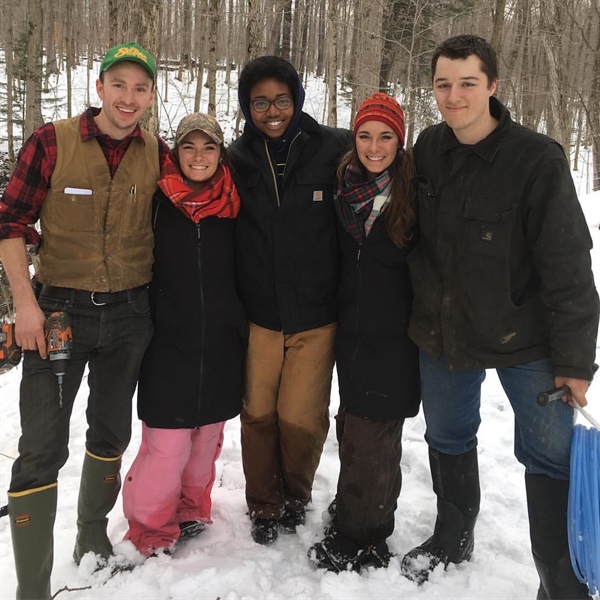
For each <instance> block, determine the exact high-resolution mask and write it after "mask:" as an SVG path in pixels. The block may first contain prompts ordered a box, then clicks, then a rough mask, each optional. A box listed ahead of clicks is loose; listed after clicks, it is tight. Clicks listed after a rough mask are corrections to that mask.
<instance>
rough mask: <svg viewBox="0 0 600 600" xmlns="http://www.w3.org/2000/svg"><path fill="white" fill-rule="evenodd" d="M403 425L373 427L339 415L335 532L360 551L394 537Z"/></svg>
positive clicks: (376, 424)
mask: <svg viewBox="0 0 600 600" xmlns="http://www.w3.org/2000/svg"><path fill="white" fill-rule="evenodd" d="M403 426H404V419H397V420H394V421H373V420H371V419H365V418H363V417H356V416H354V415H351V414H348V413H346V412H345V411H344V410H342V409H340V411H339V413H338V414H337V416H336V434H337V439H338V442H339V455H340V475H339V479H338V485H337V495H336V503H337V515H336V525H337V530H338V531H339V532H340V533H341V534H343V535H344V536H346V537H347V538H350V539H351V540H353V541H354V542H355V543H357V544H358V545H359V546H364V545H366V544H370V543H372V544H377V543H379V542H383V541H385V540H386V539H387V538H388V537H389V536H390V535H392V532H393V531H394V513H395V511H396V505H397V500H398V496H399V495H400V489H401V488H402V470H401V468H400V459H401V458H402V428H403Z"/></svg>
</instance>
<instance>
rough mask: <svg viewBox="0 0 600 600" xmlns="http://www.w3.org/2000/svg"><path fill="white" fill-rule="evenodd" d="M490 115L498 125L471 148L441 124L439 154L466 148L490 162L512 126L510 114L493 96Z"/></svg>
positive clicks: (446, 126) (445, 124)
mask: <svg viewBox="0 0 600 600" xmlns="http://www.w3.org/2000/svg"><path fill="white" fill-rule="evenodd" d="M490 113H491V114H492V116H493V117H495V118H496V119H498V125H497V126H496V129H494V131H492V132H491V133H490V134H489V135H488V136H487V137H485V138H484V139H482V140H481V141H480V142H478V143H477V144H474V145H473V146H468V145H466V144H461V143H460V142H459V141H458V140H457V139H456V136H455V135H454V131H452V129H451V128H450V127H448V125H447V123H445V122H444V123H442V128H443V129H442V133H441V136H440V146H439V151H440V154H444V153H445V152H449V151H450V150H454V149H455V148H461V147H467V148H470V149H471V150H472V151H473V152H475V154H477V155H479V156H480V157H481V158H483V160H486V161H488V162H492V161H493V160H494V158H495V157H496V154H497V153H498V150H500V147H501V146H502V144H503V142H504V140H505V139H506V136H507V135H508V132H509V131H510V130H511V128H512V126H513V121H512V119H511V117H510V112H509V111H508V109H507V108H506V106H504V104H502V102H500V100H498V98H496V97H495V96H491V97H490Z"/></svg>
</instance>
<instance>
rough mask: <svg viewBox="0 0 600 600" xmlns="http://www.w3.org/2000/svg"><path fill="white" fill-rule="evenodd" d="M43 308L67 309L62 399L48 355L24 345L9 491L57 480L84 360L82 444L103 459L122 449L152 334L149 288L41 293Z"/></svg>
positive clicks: (65, 452) (66, 447) (129, 426)
mask: <svg viewBox="0 0 600 600" xmlns="http://www.w3.org/2000/svg"><path fill="white" fill-rule="evenodd" d="M38 302H39V305H40V308H41V309H42V310H43V311H44V313H45V314H46V315H49V314H50V313H51V312H53V311H60V310H64V311H66V312H67V313H68V314H69V317H70V320H71V329H72V332H73V349H72V352H71V358H70V359H69V361H68V364H67V369H66V374H65V376H64V377H63V405H62V407H61V406H60V404H59V393H58V382H57V377H56V375H55V374H54V373H53V371H52V365H51V363H50V360H42V359H41V358H40V355H39V353H38V352H37V351H36V352H34V351H27V352H25V357H24V361H23V377H22V380H21V392H20V413H21V437H20V439H19V456H18V458H17V460H16V461H15V463H14V465H13V470H12V480H11V484H10V490H9V491H11V492H20V491H25V490H30V489H35V488H38V487H41V486H44V485H48V484H50V483H54V482H55V481H57V479H58V471H59V470H60V468H61V467H62V466H63V465H64V464H65V463H66V461H67V458H68V456H69V448H68V445H69V421H70V418H71V412H72V410H73V402H74V401H75V396H76V395H77V392H78V391H79V386H80V385H81V381H82V378H83V374H84V370H85V367H86V365H88V366H89V376H88V386H89V396H88V402H87V411H86V417H87V423H88V429H87V432H86V448H87V450H89V451H90V452H91V453H92V454H94V455H96V456H100V457H104V458H116V457H118V456H121V454H123V452H124V451H125V449H126V448H127V445H128V444H129V440H130V437H131V413H132V406H131V405H132V402H131V399H132V396H133V393H134V391H135V387H136V385H137V378H138V372H139V367H140V362H141V360H142V356H143V355H144V352H145V350H146V347H147V346H148V343H149V342H150V338H151V337H152V331H153V328H152V321H151V318H150V308H149V304H148V292H147V290H143V291H140V292H137V293H136V294H135V296H133V295H132V297H131V298H130V299H129V300H126V301H123V302H118V303H114V304H106V305H103V306H94V305H93V304H91V303H90V304H84V303H79V302H74V303H73V302H71V301H69V300H62V299H61V300H59V299H53V298H52V297H51V295H44V294H42V295H41V296H40V298H39V299H38Z"/></svg>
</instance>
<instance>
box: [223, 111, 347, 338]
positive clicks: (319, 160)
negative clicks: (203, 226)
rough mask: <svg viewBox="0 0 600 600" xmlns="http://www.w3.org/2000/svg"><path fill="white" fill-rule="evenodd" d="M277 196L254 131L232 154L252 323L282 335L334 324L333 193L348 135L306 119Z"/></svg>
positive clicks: (242, 286) (241, 274)
mask: <svg viewBox="0 0 600 600" xmlns="http://www.w3.org/2000/svg"><path fill="white" fill-rule="evenodd" d="M299 126H300V130H301V131H300V132H299V133H298V134H297V136H296V138H295V139H294V140H293V141H292V142H291V145H290V150H289V155H288V159H287V162H286V167H285V175H284V178H283V182H282V184H281V191H280V192H278V190H277V186H276V182H275V177H276V175H275V169H274V166H273V164H272V160H271V157H270V155H269V151H268V148H267V142H266V141H265V140H264V139H262V138H261V137H260V136H259V135H258V134H257V133H256V132H255V131H254V130H253V128H252V127H250V126H249V125H248V124H246V127H245V129H244V134H243V135H242V136H241V137H240V138H239V139H238V140H236V141H235V142H234V143H233V144H232V145H231V146H230V148H229V156H230V157H231V160H232V162H233V165H234V171H233V177H234V180H235V184H236V187H237V190H238V192H239V194H240V197H241V200H242V208H241V211H240V214H239V217H238V224H237V275H238V285H239V290H240V294H241V296H242V300H243V302H244V306H245V308H246V311H247V314H248V318H249V319H250V321H252V322H254V323H256V324H257V325H260V326H261V327H265V328H267V329H272V330H274V331H283V333H285V334H289V333H298V332H300V331H307V330H309V329H315V328H317V327H323V326H325V325H328V324H329V323H333V322H335V321H336V293H337V284H338V278H339V256H338V251H337V241H336V234H335V227H336V225H335V223H336V216H335V210H334V206H333V194H334V192H335V186H336V169H337V165H338V163H339V159H340V157H341V155H342V154H343V153H344V152H345V151H346V150H347V149H348V148H349V146H350V141H351V138H350V132H349V131H347V130H343V129H333V128H330V127H324V126H322V125H319V124H318V123H317V122H316V121H315V120H314V119H313V118H312V117H310V116H308V115H307V114H304V113H303V114H302V117H301V119H300V125H299Z"/></svg>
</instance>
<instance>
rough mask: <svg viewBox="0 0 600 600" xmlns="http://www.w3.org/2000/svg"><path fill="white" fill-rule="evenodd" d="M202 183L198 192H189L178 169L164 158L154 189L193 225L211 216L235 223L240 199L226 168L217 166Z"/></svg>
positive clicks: (188, 187)
mask: <svg viewBox="0 0 600 600" xmlns="http://www.w3.org/2000/svg"><path fill="white" fill-rule="evenodd" d="M204 183H205V185H204V188H203V189H202V190H200V191H198V190H192V189H191V188H190V186H189V185H188V184H187V183H186V182H185V181H184V179H183V176H182V174H181V169H180V168H179V166H178V165H177V164H176V163H175V162H173V159H172V158H171V157H170V156H167V158H166V159H165V162H164V164H163V167H162V172H161V175H160V179H159V181H158V186H159V187H160V189H161V190H162V191H163V192H164V193H165V196H166V197H167V198H168V199H169V200H170V201H171V202H172V203H173V205H174V206H175V208H177V210H179V212H180V213H182V214H183V215H185V216H186V217H188V218H190V219H191V220H192V221H194V223H198V222H199V221H200V219H204V218H205V217H212V216H217V217H220V218H223V219H235V218H236V217H237V215H238V213H239V212H240V197H239V196H238V193H237V190H236V189H235V185H234V184H233V179H232V178H231V172H230V171H229V169H228V167H227V166H226V165H224V164H223V163H221V164H220V165H219V168H218V169H217V171H216V172H215V174H214V175H213V176H212V177H211V178H210V179H209V180H208V181H206V182H204Z"/></svg>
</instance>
